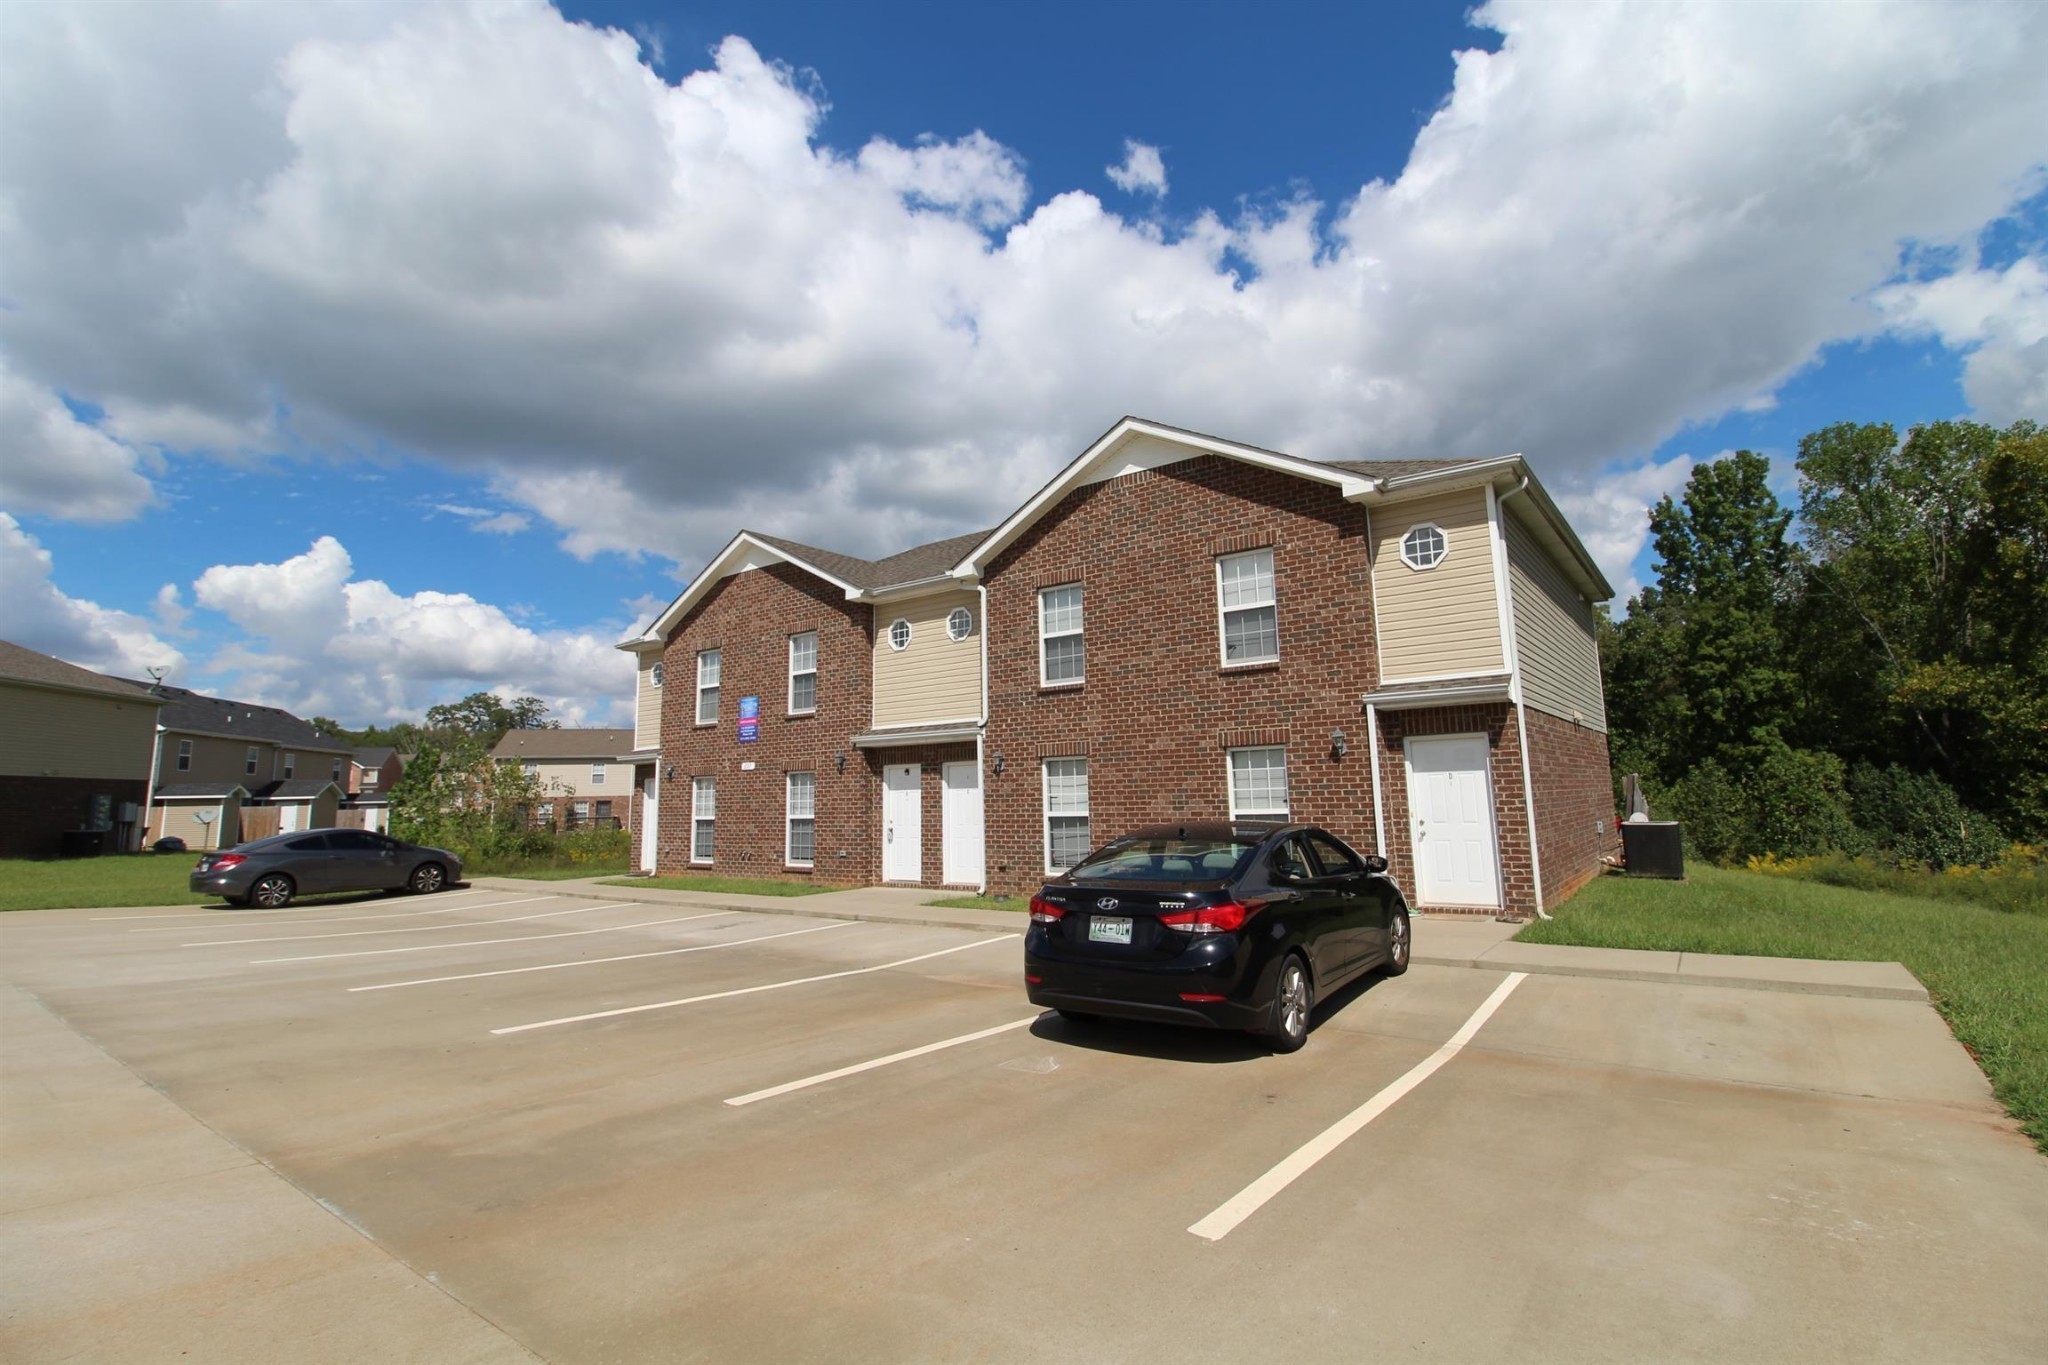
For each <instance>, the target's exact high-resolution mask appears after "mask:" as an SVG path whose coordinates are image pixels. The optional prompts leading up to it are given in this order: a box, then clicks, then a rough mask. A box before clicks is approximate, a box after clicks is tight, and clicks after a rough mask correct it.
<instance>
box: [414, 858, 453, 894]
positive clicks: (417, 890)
mask: <svg viewBox="0 0 2048 1365" xmlns="http://www.w3.org/2000/svg"><path fill="white" fill-rule="evenodd" d="M406 885H407V886H409V887H411V888H412V892H413V894H414V895H416V896H430V895H432V894H433V893H434V892H436V891H439V890H440V889H441V888H442V887H444V886H446V885H448V874H447V872H445V871H444V870H442V867H441V865H440V864H439V863H421V864H420V865H419V866H418V867H416V868H414V869H413V870H412V877H411V878H410V879H409V880H408V881H407V882H406Z"/></svg>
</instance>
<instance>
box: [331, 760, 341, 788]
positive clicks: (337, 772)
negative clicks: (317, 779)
mask: <svg viewBox="0 0 2048 1365" xmlns="http://www.w3.org/2000/svg"><path fill="white" fill-rule="evenodd" d="M328 777H330V778H332V779H333V780H334V781H336V782H339V781H341V760H340V759H338V758H337V759H335V760H334V771H333V772H331V773H329V774H328Z"/></svg>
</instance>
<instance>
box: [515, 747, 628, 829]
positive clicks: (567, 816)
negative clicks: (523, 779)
mask: <svg viewBox="0 0 2048 1365" xmlns="http://www.w3.org/2000/svg"><path fill="white" fill-rule="evenodd" d="M632 748H633V732H632V731H631V730H507V731H506V732H505V737H504V738H503V739H501V740H499V741H498V743H497V746H496V747H495V748H493V749H492V750H491V757H492V758H495V759H497V760H498V761H499V762H500V763H518V764H520V765H521V766H522V767H524V768H525V769H526V771H527V772H528V773H530V774H532V775H533V776H534V777H536V778H538V779H540V785H541V792H542V796H541V800H540V804H539V805H538V806H536V807H535V808H534V811H533V817H532V818H533V823H534V824H535V825H538V826H543V827H546V828H550V829H589V828H592V827H601V828H606V829H632V828H634V827H635V826H634V823H633V819H634V810H633V805H634V803H633V795H634V789H635V786H636V783H635V778H634V767H633V762H632V757H631V754H630V750H631V749H632Z"/></svg>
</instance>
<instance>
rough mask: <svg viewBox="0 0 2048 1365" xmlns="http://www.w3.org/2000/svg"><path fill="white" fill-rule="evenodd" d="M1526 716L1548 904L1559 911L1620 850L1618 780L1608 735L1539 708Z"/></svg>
mask: <svg viewBox="0 0 2048 1365" xmlns="http://www.w3.org/2000/svg"><path fill="white" fill-rule="evenodd" d="M1524 715H1525V717H1526V721H1525V723H1526V724H1527V726H1528V729H1529V762H1530V769H1529V773H1530V777H1531V778H1532V779H1533V781H1534V782H1535V785H1536V790H1537V792H1538V793H1540V796H1539V799H1538V800H1537V803H1536V837H1537V840H1538V844H1537V847H1538V850H1539V851H1540V852H1541V853H1542V855H1543V858H1542V861H1543V903H1544V906H1545V908H1546V909H1554V908H1555V907H1556V906H1557V905H1558V903H1559V902H1561V901H1564V900H1566V899H1568V898H1569V897H1570V896H1571V895H1572V893H1573V892H1575V891H1577V890H1578V889H1579V888H1580V887H1582V886H1584V885H1585V884H1586V883H1587V882H1588V881H1590V880H1592V879H1593V878H1594V877H1595V876H1597V875H1598V874H1599V872H1600V865H1601V864H1600V860H1601V859H1602V858H1604V857H1606V856H1607V855H1608V854H1610V853H1614V852H1617V851H1618V843H1617V841H1618V840H1619V838H1620V835H1619V833H1618V832H1617V831H1616V829H1615V826H1614V818H1615V817H1614V777H1613V774H1612V772H1611V771H1610V770H1609V760H1608V756H1607V736H1606V735H1605V734H1602V733H1601V732H1600V731H1598V730H1589V729H1587V728H1586V727H1585V726H1583V725H1574V724H1573V723H1572V722H1570V721H1568V720H1564V719H1561V718H1559V717H1557V716H1553V715H1549V714H1548V713H1546V712H1542V711H1538V710H1536V709H1535V708H1534V707H1527V708H1525V710H1524Z"/></svg>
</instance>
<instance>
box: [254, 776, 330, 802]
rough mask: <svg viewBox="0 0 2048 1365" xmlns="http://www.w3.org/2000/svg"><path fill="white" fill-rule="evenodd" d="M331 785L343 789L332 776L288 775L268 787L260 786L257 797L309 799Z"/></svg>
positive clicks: (280, 799) (260, 798)
mask: <svg viewBox="0 0 2048 1365" xmlns="http://www.w3.org/2000/svg"><path fill="white" fill-rule="evenodd" d="M329 787H333V788H334V789H335V790H336V791H339V790H341V786H340V784H339V783H337V782H336V781H335V780H334V779H333V778H330V777H287V778H285V779H284V780H283V781H281V782H273V783H271V784H270V785H269V786H267V787H258V788H257V789H256V797H257V799H258V800H261V801H309V800H311V799H312V798H314V797H316V796H318V795H319V794H320V793H321V792H324V791H326V790H327V789H328V788H329Z"/></svg>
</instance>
